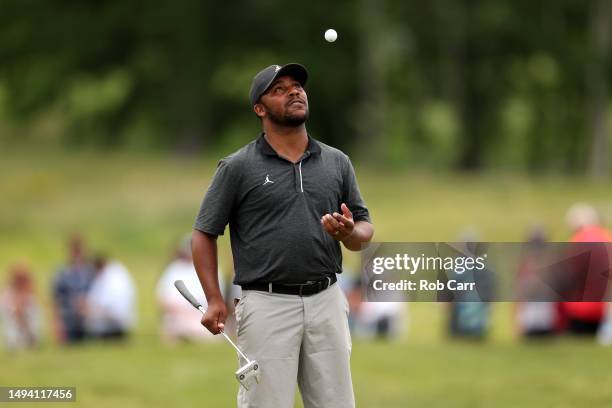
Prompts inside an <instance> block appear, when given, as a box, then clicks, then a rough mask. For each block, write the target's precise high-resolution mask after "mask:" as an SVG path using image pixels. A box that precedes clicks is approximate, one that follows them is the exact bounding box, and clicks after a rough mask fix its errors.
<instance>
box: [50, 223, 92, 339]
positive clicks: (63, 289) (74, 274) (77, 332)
mask: <svg viewBox="0 0 612 408" xmlns="http://www.w3.org/2000/svg"><path fill="white" fill-rule="evenodd" d="M84 247H85V246H84V243H83V239H82V238H81V237H80V236H79V235H74V236H72V237H71V238H70V240H69V242H68V252H69V260H68V264H67V265H66V266H63V267H62V268H60V269H59V271H58V272H57V275H56V277H55V281H54V283H53V300H54V309H55V316H56V319H55V329H56V334H57V337H58V340H59V341H60V342H61V343H78V342H81V341H83V340H84V339H85V337H86V336H85V335H86V332H85V314H84V304H85V297H86V295H87V292H88V291H89V287H90V286H91V281H92V277H93V268H92V266H91V264H90V263H89V261H88V260H87V257H86V255H85V248H84Z"/></svg>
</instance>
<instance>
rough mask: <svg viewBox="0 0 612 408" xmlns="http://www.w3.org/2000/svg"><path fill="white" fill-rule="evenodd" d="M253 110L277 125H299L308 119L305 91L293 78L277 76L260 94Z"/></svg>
mask: <svg viewBox="0 0 612 408" xmlns="http://www.w3.org/2000/svg"><path fill="white" fill-rule="evenodd" d="M258 105H260V106H259V107H258ZM255 112H256V113H257V115H258V116H259V117H262V118H263V117H267V118H268V119H269V120H270V121H271V122H273V123H275V124H277V125H283V126H300V125H302V124H303V123H304V122H305V121H306V119H308V97H307V96H306V91H304V88H302V85H301V84H300V83H299V82H298V81H296V80H295V79H294V78H292V77H290V76H282V77H279V78H277V79H276V80H275V81H274V82H273V83H272V85H270V87H269V88H268V91H267V92H266V93H265V94H263V95H262V96H261V98H260V99H259V103H258V104H257V105H255Z"/></svg>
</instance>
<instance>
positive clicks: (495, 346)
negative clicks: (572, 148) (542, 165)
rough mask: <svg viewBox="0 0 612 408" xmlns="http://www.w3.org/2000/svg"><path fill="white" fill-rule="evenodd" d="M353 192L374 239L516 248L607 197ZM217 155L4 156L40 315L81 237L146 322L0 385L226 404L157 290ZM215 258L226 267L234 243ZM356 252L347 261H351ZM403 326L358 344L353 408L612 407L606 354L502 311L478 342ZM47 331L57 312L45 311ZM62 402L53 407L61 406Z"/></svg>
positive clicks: (419, 321) (387, 185)
mask: <svg viewBox="0 0 612 408" xmlns="http://www.w3.org/2000/svg"><path fill="white" fill-rule="evenodd" d="M356 164H357V171H358V178H359V180H360V185H361V189H362V193H363V195H364V197H365V198H366V200H367V203H368V205H369V207H370V210H371V212H372V216H373V220H374V224H375V227H376V237H375V239H376V240H377V241H447V240H456V239H457V238H458V235H459V233H460V232H461V231H462V230H463V229H464V228H466V227H473V228H476V229H477V230H478V231H480V233H481V236H482V238H483V239H484V240H490V241H520V240H523V239H524V237H525V234H526V231H527V229H528V228H529V227H530V226H531V225H533V224H535V223H542V224H544V225H545V226H547V228H548V229H549V231H550V234H551V237H552V239H553V240H565V239H566V238H567V230H566V227H565V225H564V222H563V217H564V214H565V211H566V209H567V208H568V206H569V205H571V204H572V203H573V202H575V201H588V202H591V203H593V204H594V205H596V206H597V207H598V208H599V209H600V210H602V211H603V212H604V215H605V216H606V217H607V219H608V220H610V210H611V207H610V206H611V203H610V198H609V187H608V186H606V185H603V184H596V183H589V182H585V181H584V180H580V179H565V178H561V177H543V178H538V179H527V178H524V177H521V176H516V175H514V176H513V175H507V174H496V175H487V176H457V175H453V174H441V175H436V174H431V173H427V172H422V171H421V172H413V171H401V172H391V171H389V170H384V169H377V168H374V167H364V166H359V165H358V163H356ZM214 165H215V163H214V161H207V160H200V159H185V158H177V157H160V156H155V157H151V156H138V155H127V154H114V155H99V154H73V155H68V154H63V155H50V156H45V155H44V154H40V153H38V154H24V153H23V152H22V153H16V154H11V155H6V157H3V159H2V160H1V161H0V214H1V215H0V274H1V275H0V277H1V278H2V279H0V280H1V281H2V284H3V283H4V281H5V273H6V271H7V268H8V266H9V265H10V264H12V263H14V262H16V261H19V260H25V261H26V262H27V263H28V264H29V265H30V266H31V267H32V269H33V271H34V273H35V275H36V279H37V290H38V292H39V293H40V295H41V297H42V299H43V302H44V303H45V305H49V303H50V298H49V295H48V292H49V288H50V282H51V278H52V276H53V273H54V269H55V268H56V266H57V265H59V264H61V263H62V262H63V258H64V244H65V238H66V236H67V235H68V234H70V233H71V232H75V231H78V232H81V233H83V234H84V235H85V237H86V238H87V239H88V243H89V245H90V247H91V248H92V249H94V250H99V251H104V252H107V253H109V254H111V255H112V256H113V257H116V258H118V259H120V260H121V261H122V262H124V263H125V264H126V265H127V266H128V267H129V269H130V270H131V272H132V273H133V275H134V277H135V279H136V281H137V284H138V289H139V315H140V320H139V325H138V329H137V331H136V333H135V336H134V338H133V339H132V341H131V342H130V344H129V345H127V346H125V347H122V346H118V345H104V344H89V345H85V346H83V347H77V348H62V347H59V346H57V345H56V344H54V343H53V341H52V339H51V338H50V336H49V335H48V332H49V325H47V326H46V327H47V336H46V338H45V343H44V344H43V346H42V348H41V349H40V350H38V351H36V352H31V353H18V354H16V355H7V354H3V353H1V352H0V384H2V385H66V386H76V387H77V394H78V403H77V404H69V405H67V406H87V407H90V406H93V407H105V406H134V407H139V406H142V407H145V406H146V407H151V406H158V407H166V406H172V405H175V406H181V407H190V406H198V407H226V406H233V405H234V401H235V392H236V389H237V384H236V383H235V380H234V379H233V371H234V370H235V355H234V353H233V352H232V350H231V348H229V347H228V346H227V345H225V344H223V343H218V344H217V343H215V344H207V345H186V346H181V347H174V348H172V347H167V346H164V345H162V344H161V343H160V341H159V339H158V336H157V334H158V330H157V315H156V307H155V303H154V297H153V291H154V287H155V283H156V280H157V278H158V277H159V274H160V273H161V271H162V269H163V267H164V265H165V264H166V263H167V261H168V260H169V259H170V257H171V254H172V247H173V245H174V244H175V243H176V241H177V240H178V239H179V238H180V237H181V236H182V235H183V234H184V233H187V232H189V231H190V230H191V226H192V223H193V220H194V217H195V215H196V213H197V210H198V208H199V204H200V201H201V198H202V196H203V194H204V192H205V189H206V187H207V185H208V182H209V180H210V176H211V174H212V171H213V170H214ZM220 247H221V253H222V255H221V263H222V265H226V267H225V269H226V270H228V269H229V267H228V266H227V265H229V264H230V252H229V245H228V240H227V237H223V239H222V240H221V241H220ZM357 261H358V258H357V257H356V256H355V255H354V254H347V258H346V263H347V264H348V265H352V266H355V265H356V264H357ZM408 306H409V314H408V315H409V331H408V333H407V334H406V335H405V336H404V337H402V338H401V339H400V340H398V341H396V342H391V343H379V342H374V343H364V342H360V341H358V340H355V341H354V348H353V376H354V385H355V392H356V397H357V402H358V406H361V407H410V406H415V407H416V406H428V407H436V406H439V407H454V406H458V407H468V406H469V407H478V406H487V407H488V406H502V407H515V406H532V407H536V406H537V407H540V406H556V407H565V406H567V407H574V406H589V407H591V406H606V405H609V404H610V401H612V387H609V386H607V385H608V384H610V383H611V381H612V370H610V369H609V368H608V364H607V363H606V362H607V361H609V359H610V357H612V350H611V349H606V348H602V347H599V346H597V345H595V344H594V343H593V342H590V341H578V340H571V339H560V340H559V341H555V342H552V343H546V344H524V343H521V342H520V341H518V340H517V339H516V338H515V336H514V334H513V329H512V321H511V306H510V305H509V304H496V305H495V309H494V319H493V321H494V324H493V328H492V333H491V338H490V340H489V341H488V342H486V343H484V344H472V343H463V342H450V341H447V340H445V338H444V336H443V327H444V307H443V305H440V304H425V303H423V304H410V305H408ZM46 318H47V321H48V319H49V318H50V316H49V315H48V314H47V315H46ZM55 406H58V404H56V405H55Z"/></svg>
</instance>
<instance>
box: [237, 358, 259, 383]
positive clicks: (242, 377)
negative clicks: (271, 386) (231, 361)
mask: <svg viewBox="0 0 612 408" xmlns="http://www.w3.org/2000/svg"><path fill="white" fill-rule="evenodd" d="M259 371H260V368H259V364H258V363H257V361H255V360H251V362H250V363H248V364H247V365H244V366H242V367H240V368H239V369H238V371H236V379H237V380H238V382H239V383H240V385H242V386H243V387H244V388H246V389H247V390H248V389H249V387H250V386H251V384H253V381H255V382H256V383H258V384H259Z"/></svg>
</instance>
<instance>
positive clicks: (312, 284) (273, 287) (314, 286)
mask: <svg viewBox="0 0 612 408" xmlns="http://www.w3.org/2000/svg"><path fill="white" fill-rule="evenodd" d="M336 280H337V279H336V274H333V275H332V276H328V277H326V278H325V279H321V280H319V281H308V282H304V283H247V284H246V285H242V290H259V291H263V292H268V293H283V294H285V295H299V296H311V295H315V294H317V293H319V292H321V291H324V290H325V289H327V288H329V287H330V286H331V285H333V284H334V283H336Z"/></svg>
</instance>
